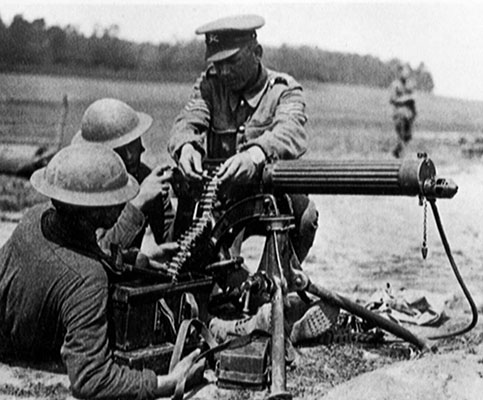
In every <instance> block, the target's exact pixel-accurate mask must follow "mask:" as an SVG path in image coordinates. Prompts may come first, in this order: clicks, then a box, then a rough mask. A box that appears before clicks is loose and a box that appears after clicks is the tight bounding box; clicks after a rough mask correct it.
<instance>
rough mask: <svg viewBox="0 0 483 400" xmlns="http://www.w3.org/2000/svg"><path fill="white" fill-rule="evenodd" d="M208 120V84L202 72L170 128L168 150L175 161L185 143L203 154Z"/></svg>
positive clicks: (208, 124)
mask: <svg viewBox="0 0 483 400" xmlns="http://www.w3.org/2000/svg"><path fill="white" fill-rule="evenodd" d="M210 121H211V104H210V100H209V84H208V82H207V80H206V74H205V73H204V74H202V75H201V76H200V77H199V78H198V80H197V81H196V83H195V85H194V87H193V91H192V93H191V96H190V99H189V101H188V103H187V104H186V106H185V107H184V109H183V110H182V111H181V112H180V113H179V114H178V116H177V117H176V119H175V121H174V124H173V127H172V129H171V133H170V139H169V142H168V152H169V153H170V155H171V157H172V158H173V159H174V160H175V161H178V160H179V156H180V153H181V148H182V147H183V146H184V145H185V144H187V143H190V144H191V145H193V147H194V148H195V149H196V150H197V151H199V152H200V153H201V154H204V152H205V150H204V141H205V136H206V131H207V130H208V128H209V126H210Z"/></svg>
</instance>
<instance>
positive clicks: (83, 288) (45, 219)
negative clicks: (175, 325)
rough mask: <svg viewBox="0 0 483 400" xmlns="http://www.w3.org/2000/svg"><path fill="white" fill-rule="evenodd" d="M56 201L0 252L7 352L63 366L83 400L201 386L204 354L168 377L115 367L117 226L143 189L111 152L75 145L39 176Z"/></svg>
mask: <svg viewBox="0 0 483 400" xmlns="http://www.w3.org/2000/svg"><path fill="white" fill-rule="evenodd" d="M31 183H32V185H33V187H34V188H35V189H36V190H37V191H39V192H40V193H42V194H44V195H45V196H47V197H49V198H50V199H51V203H49V204H41V205H37V206H35V207H33V208H32V209H30V210H29V211H27V212H26V213H25V215H24V217H23V218H22V220H21V222H20V223H19V225H18V226H17V227H16V229H15V230H14V232H13V233H12V235H11V237H10V239H9V240H8V241H7V242H6V243H5V245H4V246H3V247H2V248H1V249H0V355H1V356H2V359H4V358H5V357H8V358H9V359H12V358H13V359H15V360H22V361H27V362H36V361H52V360H57V359H61V361H62V362H63V363H64V365H65V367H66V369H67V373H68V376H69V379H70V383H71V390H72V392H73V395H74V396H75V397H79V398H91V399H97V398H140V399H142V398H154V397H159V396H165V395H169V394H170V393H172V392H173V390H174V388H175V385H176V382H177V381H178V380H181V379H183V378H185V377H186V376H188V378H189V379H191V377H192V374H193V373H195V372H196V369H198V368H200V367H201V365H200V364H196V365H195V366H194V367H191V365H192V363H193V361H194V358H195V357H196V356H197V354H198V351H196V352H193V353H192V354H191V355H189V356H188V357H186V358H185V359H184V360H183V361H182V362H181V363H180V364H178V366H177V367H176V368H175V369H174V370H173V371H172V372H171V373H170V374H168V375H166V376H156V374H155V373H154V372H153V371H151V370H148V369H144V370H142V371H140V370H133V369H130V368H128V367H127V366H120V365H118V364H116V363H114V361H113V358H112V353H111V351H110V348H109V340H108V335H107V298H108V276H107V274H108V272H107V271H108V270H109V268H107V267H108V264H109V261H108V257H107V256H106V255H105V254H104V253H103V252H102V251H101V249H100V248H99V246H98V244H97V238H96V230H97V229H98V228H104V229H109V228H111V227H112V226H113V224H114V223H115V222H116V220H117V219H118V217H119V215H120V213H121V211H122V209H123V207H124V205H125V203H126V202H128V201H130V200H132V199H133V198H134V197H135V196H136V195H137V194H138V192H139V185H138V183H137V182H136V180H135V179H134V177H132V176H131V175H129V174H128V173H127V171H126V168H125V166H124V163H123V161H122V160H121V158H120V157H119V156H118V155H117V154H116V153H114V152H113V151H112V150H110V149H109V148H107V147H106V146H101V145H94V144H88V145H87V144H84V145H78V146H77V145H76V146H69V147H66V148H64V149H62V150H61V151H60V152H59V153H57V154H56V155H55V156H54V157H53V158H52V160H51V161H50V162H49V163H48V165H47V166H46V167H45V168H42V169H40V170H38V171H36V172H35V173H34V174H33V175H32V177H31Z"/></svg>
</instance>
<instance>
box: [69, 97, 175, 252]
mask: <svg viewBox="0 0 483 400" xmlns="http://www.w3.org/2000/svg"><path fill="white" fill-rule="evenodd" d="M152 122H153V118H152V117H151V116H150V115H148V114H146V113H143V112H139V111H135V110H134V109H133V108H132V107H130V106H129V105H128V104H126V103H125V102H123V101H121V100H118V99H113V98H103V99H99V100H96V101H95V102H93V103H92V104H91V105H89V107H88V108H87V109H86V111H85V112H84V115H83V116H82V120H81V128H80V130H79V131H78V132H77V134H76V135H75V136H74V138H73V139H72V142H73V143H98V144H103V145H105V146H108V147H110V148H112V149H113V150H114V151H115V152H116V153H117V154H119V155H120V156H121V158H122V160H123V161H124V164H125V165H126V168H127V171H128V173H129V174H131V175H132V176H134V177H135V178H136V180H137V181H138V183H139V184H140V191H139V194H138V195H137V196H136V197H135V198H134V199H132V200H131V201H130V202H128V203H127V205H126V207H125V208H124V209H123V211H122V213H121V216H120V217H119V220H118V221H117V223H116V224H115V225H114V227H112V228H111V229H109V230H99V232H98V239H99V244H100V246H101V248H103V250H105V251H107V252H109V251H110V244H111V243H115V244H119V245H120V246H121V247H123V248H127V247H137V248H140V247H141V244H142V240H143V238H144V235H145V232H146V227H147V226H149V227H150V228H151V231H152V233H153V237H154V241H155V242H156V244H157V245H160V248H161V249H162V250H163V251H162V252H163V253H173V252H174V251H175V250H177V248H178V246H177V244H176V243H173V242H171V238H172V228H173V222H174V209H173V206H172V203H171V199H170V195H169V190H170V186H169V182H168V181H169V179H170V177H171V174H170V170H169V167H168V166H157V167H155V168H154V169H153V170H151V169H150V168H149V167H148V166H147V165H146V164H144V163H143V162H142V161H141V154H142V153H143V152H144V147H143V144H142V139H141V138H142V136H143V135H144V134H145V133H146V132H147V131H148V130H149V128H150V127H151V125H152ZM156 247H157V246H153V245H151V246H148V247H147V248H146V246H145V248H144V250H145V252H147V251H148V250H149V251H150V252H153V251H154V252H156V253H159V251H158V250H159V249H156ZM146 249H148V250H146Z"/></svg>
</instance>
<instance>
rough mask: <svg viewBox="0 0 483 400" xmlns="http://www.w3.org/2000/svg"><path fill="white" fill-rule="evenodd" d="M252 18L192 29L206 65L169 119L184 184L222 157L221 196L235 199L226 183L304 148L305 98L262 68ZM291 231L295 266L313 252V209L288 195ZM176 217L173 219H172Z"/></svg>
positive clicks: (286, 78)
mask: <svg viewBox="0 0 483 400" xmlns="http://www.w3.org/2000/svg"><path fill="white" fill-rule="evenodd" d="M264 23H265V21H264V19H263V18H262V17H260V16H257V15H241V16H234V17H228V18H222V19H218V20H216V21H213V22H211V23H208V24H206V25H203V26H201V27H199V28H198V29H197V30H196V33H197V34H200V35H205V43H206V60H207V61H208V62H209V63H210V64H209V66H208V68H207V70H206V71H205V72H203V73H202V74H201V76H200V77H199V79H198V80H197V82H196V84H195V85H194V88H193V92H192V94H191V98H190V99H189V101H188V103H187V105H186V106H185V108H184V109H183V110H182V111H181V113H180V114H179V115H178V116H177V118H176V119H175V122H174V125H173V128H172V131H171V137H170V141H169V144H168V151H169V152H170V154H171V156H172V157H173V158H174V159H175V161H176V162H177V163H178V166H179V168H180V169H181V171H182V172H183V173H184V175H185V176H186V178H187V179H188V180H189V181H191V182H192V183H193V184H195V183H196V182H200V181H201V177H202V160H203V159H205V158H210V159H213V158H214V159H224V160H226V161H224V163H223V164H222V166H221V169H220V171H219V177H220V180H221V182H222V185H223V186H222V192H226V193H230V196H231V198H240V196H243V195H245V196H246V194H245V193H244V194H239V193H238V194H236V193H235V192H234V190H235V189H234V188H236V185H232V183H247V182H250V181H252V180H253V179H254V178H256V177H257V176H258V174H259V173H260V172H261V169H262V168H263V165H264V164H265V163H267V162H271V161H276V160H278V159H296V158H299V157H300V156H302V155H303V154H304V153H305V151H306V150H307V133H306V131H305V127H304V125H305V123H306V121H307V116H306V114H305V100H304V96H303V91H302V87H301V85H300V84H299V83H298V82H297V81H296V80H295V79H294V78H293V77H291V76H290V75H288V74H284V73H281V72H276V71H272V70H270V69H268V68H266V67H265V66H264V65H263V63H262V61H261V60H262V54H263V49H262V47H261V45H260V44H259V43H258V41H257V29H259V28H261V27H262V26H263V25H264ZM290 200H291V201H290V203H291V205H292V208H293V211H294V217H295V224H296V229H294V230H293V231H292V241H293V244H294V247H295V251H296V254H297V256H298V257H299V259H300V261H302V260H303V259H304V258H305V257H306V255H307V253H308V251H309V249H310V247H311V246H312V243H313V240H314V237H315V231H316V229H317V218H318V215H317V210H316V208H315V205H314V204H313V202H312V201H311V200H309V198H308V197H307V196H304V195H297V196H290ZM178 215H179V214H178Z"/></svg>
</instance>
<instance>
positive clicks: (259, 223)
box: [167, 154, 476, 399]
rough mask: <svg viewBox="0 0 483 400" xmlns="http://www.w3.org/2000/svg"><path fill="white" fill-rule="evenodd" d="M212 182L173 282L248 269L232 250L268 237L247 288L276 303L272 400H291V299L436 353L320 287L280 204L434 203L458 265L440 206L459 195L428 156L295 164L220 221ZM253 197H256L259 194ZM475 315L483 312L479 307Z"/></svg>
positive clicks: (265, 180) (270, 171)
mask: <svg viewBox="0 0 483 400" xmlns="http://www.w3.org/2000/svg"><path fill="white" fill-rule="evenodd" d="M212 176H214V177H213V178H211V179H210V178H209V177H207V179H206V182H207V183H206V190H205V192H204V197H203V196H202V200H201V202H200V203H198V208H197V209H195V212H194V223H193V224H192V225H191V227H190V228H189V229H188V230H187V231H186V234H184V235H182V236H181V239H180V241H179V243H180V245H181V250H180V254H178V255H177V256H176V257H175V258H174V259H173V262H172V263H171V267H170V268H169V269H168V271H167V272H168V273H169V274H171V275H172V277H173V281H175V280H176V275H177V274H178V273H179V271H183V270H190V269H192V268H196V269H197V270H198V271H202V272H203V273H207V274H213V275H215V276H216V273H218V272H219V271H220V270H222V271H223V270H225V271H226V269H229V268H230V267H233V268H236V267H237V266H239V265H240V257H237V255H233V254H231V253H230V247H231V246H232V244H233V243H234V240H235V238H236V237H237V236H238V235H239V234H240V232H241V231H242V230H246V232H248V235H261V236H264V237H265V246H264V250H263V254H262V257H261V261H260V264H259V267H258V270H257V272H256V273H255V275H253V276H251V277H249V279H248V280H247V282H245V285H244V286H243V287H244V288H245V289H246V288H253V287H254V286H257V290H258V291H260V286H263V288H264V290H265V291H266V292H267V294H268V295H269V299H270V301H271V303H272V332H271V357H270V359H271V387H270V398H271V399H281V398H283V399H287V398H291V395H290V393H289V392H287V390H286V375H285V340H284V338H285V336H284V335H285V334H284V311H283V305H284V297H285V296H286V295H287V294H288V293H290V292H298V293H302V292H308V293H311V294H312V295H315V296H317V297H319V298H320V299H323V300H325V301H326V302H328V303H330V304H333V305H335V306H338V307H340V308H342V309H345V310H347V311H349V312H350V313H352V314H355V315H356V316H358V317H360V318H362V319H364V320H366V321H368V322H369V323H371V324H372V325H373V326H378V327H380V328H382V329H384V330H386V331H388V332H390V333H392V334H394V335H396V336H398V337H400V338H402V339H404V340H406V341H408V342H410V343H412V344H414V345H416V346H417V347H418V348H420V349H422V350H427V349H429V345H428V344H427V342H426V341H425V340H424V339H422V338H419V337H417V336H416V335H414V334H413V333H411V332H410V331H409V330H407V329H405V328H403V327H401V326H400V325H398V324H396V323H394V322H392V321H390V320H388V319H386V318H383V317H381V316H379V315H378V314H375V313H374V312H372V311H369V310H368V309H366V308H364V307H362V306H360V305H359V304H357V303H355V302H353V301H351V300H349V299H347V298H345V297H343V296H340V295H338V294H336V293H333V292H331V291H329V290H327V289H325V288H323V287H322V286H320V285H319V284H317V283H314V282H312V281H311V280H310V279H309V277H308V276H307V275H306V274H305V273H304V272H303V271H302V270H301V268H300V263H299V261H298V259H297V257H296V255H295V253H294V249H293V247H292V244H291V241H290V237H289V232H290V230H291V229H292V228H293V217H292V215H290V213H286V212H284V211H282V210H281V209H280V207H279V204H278V200H277V199H278V196H279V195H280V194H283V193H304V194H324V195H371V196H372V195H374V196H415V197H418V198H419V201H420V204H423V203H424V202H426V201H428V202H429V203H430V204H431V206H432V208H433V212H434V213H435V217H436V220H437V224H438V228H441V229H440V233H441V234H442V239H443V244H444V245H445V249H446V250H447V253H448V257H449V258H450V262H451V263H452V265H453V264H454V261H452V258H451V255H450V251H449V246H448V244H447V241H446V239H445V238H444V236H443V235H444V233H443V232H442V227H441V226H440V220H439V216H438V215H437V209H436V205H435V201H436V199H438V198H448V199H449V198H452V197H453V196H454V195H455V194H456V192H457V189H458V188H457V186H456V184H455V183H454V182H453V181H451V180H447V179H444V178H441V177H438V176H437V175H436V168H435V166H434V163H433V162H432V161H431V160H430V159H429V158H428V157H427V155H426V154H418V157H417V158H416V159H405V160H402V161H401V160H383V161H367V160H360V161H356V160H349V161H314V160H294V161H278V162H275V163H273V164H268V165H266V166H265V168H264V170H263V172H262V176H261V181H260V182H256V183H254V184H253V186H254V187H256V188H258V192H257V191H255V194H253V195H250V196H248V197H246V198H244V199H242V200H240V201H238V202H236V203H235V204H233V205H231V206H230V207H228V208H227V209H225V210H223V212H221V213H219V214H218V217H215V216H214V213H213V210H214V208H216V207H215V203H216V197H217V191H218V183H217V180H216V179H217V178H216V175H212ZM251 190H252V192H253V187H252V188H251ZM200 221H201V222H202V223H201V222H200ZM246 232H245V237H246V235H247V233H246ZM203 237H204V239H203ZM200 244H201V245H202V246H203V248H204V251H203V252H202V257H201V258H200V257H198V258H197V257H193V255H195V254H196V253H197V250H196V247H197V246H199V245H200ZM423 255H424V251H423ZM260 282H262V283H263V284H260ZM254 283H258V285H255V284H254ZM460 283H462V281H460ZM462 287H463V285H462ZM463 290H464V291H465V294H467V298H468V300H470V299H471V296H469V293H467V290H466V288H465V287H463ZM471 303H472V301H470V304H471ZM472 309H473V311H475V307H474V303H473V304H472ZM473 315H474V317H473V322H472V324H471V326H469V327H468V328H467V329H466V330H465V331H467V330H469V329H471V328H472V327H473V326H474V325H475V324H476V316H475V312H473ZM459 333H462V332H459Z"/></svg>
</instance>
